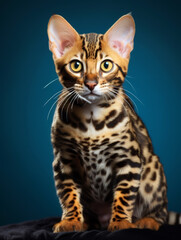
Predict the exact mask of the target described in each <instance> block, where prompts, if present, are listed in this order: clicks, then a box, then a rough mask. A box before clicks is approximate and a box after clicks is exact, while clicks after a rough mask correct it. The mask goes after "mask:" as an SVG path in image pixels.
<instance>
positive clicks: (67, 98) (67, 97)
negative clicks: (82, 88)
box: [61, 91, 74, 117]
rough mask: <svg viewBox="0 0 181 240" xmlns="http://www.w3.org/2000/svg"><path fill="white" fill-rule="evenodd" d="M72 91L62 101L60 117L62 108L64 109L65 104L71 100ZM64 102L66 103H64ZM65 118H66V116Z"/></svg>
mask: <svg viewBox="0 0 181 240" xmlns="http://www.w3.org/2000/svg"><path fill="white" fill-rule="evenodd" d="M73 92H74V91H71V92H70V93H69V94H68V95H67V96H66V97H65V98H64V100H63V102H64V103H63V102H62V103H63V106H62V108H61V117H62V112H63V109H64V107H65V105H66V103H67V102H68V101H69V99H70V98H71V95H72V93H73ZM65 100H66V101H65ZM66 117H67V116H66Z"/></svg>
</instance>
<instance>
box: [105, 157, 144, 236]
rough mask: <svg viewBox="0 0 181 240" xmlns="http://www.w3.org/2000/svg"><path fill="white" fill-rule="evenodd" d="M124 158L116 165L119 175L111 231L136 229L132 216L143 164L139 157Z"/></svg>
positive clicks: (115, 189) (117, 176) (113, 204)
mask: <svg viewBox="0 0 181 240" xmlns="http://www.w3.org/2000/svg"><path fill="white" fill-rule="evenodd" d="M122 156H123V158H122V159H119V161H117V162H116V164H115V167H116V169H117V174H116V177H115V182H116V184H115V188H114V197H113V203H112V216H111V220H110V223H109V226H108V230H109V231H115V230H119V229H126V228H136V225H135V224H133V223H132V215H133V210H134V205H135V200H136V197H137V193H138V189H139V184H140V174H141V163H140V159H139V157H137V156H134V158H133V157H132V156H131V155H130V157H128V156H129V154H128V153H126V154H124V155H122ZM131 157H132V158H131Z"/></svg>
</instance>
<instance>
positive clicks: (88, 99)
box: [80, 94, 101, 104]
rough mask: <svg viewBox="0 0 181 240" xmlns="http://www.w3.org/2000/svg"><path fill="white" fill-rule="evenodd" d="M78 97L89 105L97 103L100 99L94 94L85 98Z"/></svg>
mask: <svg viewBox="0 0 181 240" xmlns="http://www.w3.org/2000/svg"><path fill="white" fill-rule="evenodd" d="M80 97H81V98H82V99H83V100H84V101H85V102H87V103H89V104H92V103H97V102H98V101H100V99H101V96H100V95H95V94H88V95H86V96H80Z"/></svg>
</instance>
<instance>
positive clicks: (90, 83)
mask: <svg viewBox="0 0 181 240" xmlns="http://www.w3.org/2000/svg"><path fill="white" fill-rule="evenodd" d="M84 84H85V86H86V87H87V88H88V89H89V90H90V91H93V90H94V88H95V86H96V85H97V84H98V82H97V80H95V79H94V80H85V82H84Z"/></svg>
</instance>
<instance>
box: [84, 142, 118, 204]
mask: <svg viewBox="0 0 181 240" xmlns="http://www.w3.org/2000/svg"><path fill="white" fill-rule="evenodd" d="M104 143H105V144H102V145H101V144H100V143H99V142H96V143H94V144H90V143H89V142H87V144H86V145H83V146H82V151H81V152H82V154H81V155H82V161H83V168H84V173H85V174H84V176H85V178H86V179H85V184H86V185H87V186H88V188H89V189H90V192H91V197H92V198H93V199H94V200H98V201H100V200H101V201H102V200H105V199H106V197H107V196H108V194H109V193H110V190H111V189H112V187H111V185H112V179H113V164H112V163H113V156H112V155H113V149H112V148H111V147H109V146H108V143H107V140H105V141H104ZM106 143H107V144H106Z"/></svg>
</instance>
